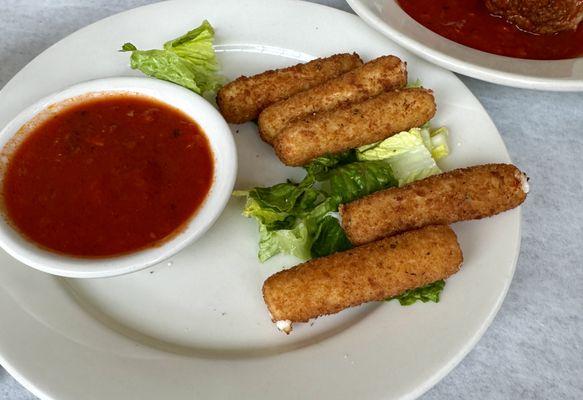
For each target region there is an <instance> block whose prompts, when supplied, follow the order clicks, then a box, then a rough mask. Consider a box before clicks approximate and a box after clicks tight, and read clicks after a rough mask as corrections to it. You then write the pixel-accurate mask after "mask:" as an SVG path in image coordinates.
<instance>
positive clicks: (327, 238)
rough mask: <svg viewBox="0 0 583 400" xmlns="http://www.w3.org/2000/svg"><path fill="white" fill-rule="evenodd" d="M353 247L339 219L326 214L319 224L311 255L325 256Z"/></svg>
mask: <svg viewBox="0 0 583 400" xmlns="http://www.w3.org/2000/svg"><path fill="white" fill-rule="evenodd" d="M350 248H352V244H351V243H350V241H349V240H348V238H347V237H346V234H345V233H344V230H343V229H342V227H341V226H340V223H339V221H338V220H337V219H336V218H334V217H333V216H331V215H327V216H325V217H324V218H323V219H322V221H321V222H320V224H319V227H318V232H317V233H316V238H315V239H314V242H313V243H312V247H311V251H310V252H311V256H312V257H324V256H327V255H330V254H332V253H336V252H337V251H344V250H348V249H350Z"/></svg>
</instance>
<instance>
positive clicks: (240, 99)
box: [217, 53, 362, 124]
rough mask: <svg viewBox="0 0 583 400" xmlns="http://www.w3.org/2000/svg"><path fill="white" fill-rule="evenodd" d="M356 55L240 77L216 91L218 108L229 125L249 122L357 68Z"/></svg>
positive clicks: (341, 55) (357, 59)
mask: <svg viewBox="0 0 583 400" xmlns="http://www.w3.org/2000/svg"><path fill="white" fill-rule="evenodd" d="M361 65H362V60H361V59H360V57H359V56H358V54H356V53H353V54H347V53H346V54H336V55H333V56H330V57H326V58H318V59H316V60H313V61H310V62H308V63H303V64H297V65H294V66H291V67H288V68H282V69H277V70H270V71H265V72H263V73H261V74H258V75H254V76H251V77H247V76H241V77H239V78H237V79H235V80H234V81H232V82H229V83H228V84H226V85H225V86H223V87H222V88H221V90H219V93H218V94H217V105H218V106H219V110H220V112H221V114H222V115H223V117H225V119H226V120H227V121H228V122H231V123H235V124H241V123H243V122H247V121H252V120H254V119H256V118H257V117H258V116H259V113H260V112H261V111H262V110H263V109H264V108H266V107H268V106H270V105H271V104H273V103H275V102H277V101H280V100H283V99H287V98H288V97H290V96H291V95H293V94H296V93H298V92H301V91H304V90H307V89H309V88H311V87H314V86H316V85H320V84H322V83H324V82H326V81H328V80H330V79H333V78H336V77H337V76H340V75H342V74H344V73H345V72H348V71H350V70H353V69H354V68H357V67H360V66H361Z"/></svg>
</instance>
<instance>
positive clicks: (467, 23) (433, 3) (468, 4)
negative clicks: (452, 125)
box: [397, 0, 583, 60]
mask: <svg viewBox="0 0 583 400" xmlns="http://www.w3.org/2000/svg"><path fill="white" fill-rule="evenodd" d="M397 2H398V3H399V5H400V6H401V8H402V9H403V10H404V11H405V12H406V13H407V14H409V15H410V16H411V17H412V18H413V19H415V20H416V21H417V22H419V23H420V24H421V25H423V26H425V27H426V28H428V29H430V30H432V31H433V32H435V33H437V34H439V35H441V36H444V37H446V38H448V39H450V40H453V41H455V42H457V43H460V44H463V45H466V46H469V47H473V48H474V49H477V50H482V51H485V52H488V53H492V54H498V55H501V56H508V57H515V58H526V59H533V60H560V59H567V58H576V57H581V56H583V24H579V27H578V29H577V30H575V31H563V32H559V33H555V34H549V35H536V34H532V33H528V32H525V31H522V30H520V29H519V28H517V27H516V26H515V25H513V24H511V23H509V22H507V21H506V20H504V19H503V18H500V17H496V16H493V15H491V14H490V13H489V11H488V9H487V8H486V6H485V4H484V1H483V0H397Z"/></svg>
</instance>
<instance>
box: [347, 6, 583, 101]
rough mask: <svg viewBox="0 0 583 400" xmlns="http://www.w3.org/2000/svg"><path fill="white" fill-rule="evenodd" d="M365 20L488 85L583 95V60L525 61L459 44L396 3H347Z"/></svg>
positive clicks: (420, 52) (419, 52)
mask: <svg viewBox="0 0 583 400" xmlns="http://www.w3.org/2000/svg"><path fill="white" fill-rule="evenodd" d="M347 1H348V4H350V6H351V7H352V9H353V10H354V12H356V13H357V14H358V15H359V16H361V17H362V19H363V20H364V21H365V22H366V23H368V24H369V25H370V26H372V27H373V28H375V29H377V30H378V31H380V32H382V33H383V34H384V35H386V36H387V37H389V38H391V39H392V40H394V41H395V42H397V43H398V44H400V45H401V46H403V47H405V48H406V49H408V50H410V51H412V52H413V53H415V54H417V55H418V56H419V57H422V58H424V59H426V60H428V61H430V62H432V63H435V64H437V65H439V66H442V67H444V68H447V69H449V70H451V71H455V72H459V73H461V74H464V75H468V76H471V77H474V78H478V79H482V80H484V81H488V82H493V83H498V84H500V85H507V86H515V87H520V88H525V89H538V90H557V91H583V57H580V58H577V59H571V60H557V61H544V60H543V61H541V60H522V59H518V58H511V57H504V56H498V55H494V54H490V53H485V52H483V51H479V50H475V49H472V48H470V47H467V46H464V45H461V44H458V43H456V42H453V41H451V40H449V39H446V38H444V37H442V36H440V35H438V34H437V33H434V32H432V31H430V30H429V29H427V28H425V27H424V26H423V25H421V24H419V23H418V22H416V21H415V20H414V19H413V18H411V17H410V16H409V15H408V14H407V13H406V12H404V11H403V10H402V9H401V7H399V5H398V4H397V3H396V1H395V0H347Z"/></svg>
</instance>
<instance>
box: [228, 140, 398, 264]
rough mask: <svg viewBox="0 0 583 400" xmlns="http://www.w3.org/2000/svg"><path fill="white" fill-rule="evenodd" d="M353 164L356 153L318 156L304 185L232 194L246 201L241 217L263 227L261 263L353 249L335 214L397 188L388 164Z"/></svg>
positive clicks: (260, 241) (375, 162)
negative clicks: (356, 201) (278, 257)
mask: <svg viewBox="0 0 583 400" xmlns="http://www.w3.org/2000/svg"><path fill="white" fill-rule="evenodd" d="M355 160H356V154H355V153H354V151H353V152H347V153H345V154H342V155H334V156H325V157H320V158H318V159H317V160H314V162H312V163H311V164H310V165H308V166H306V168H305V169H306V172H307V173H306V176H305V178H304V179H303V180H302V181H301V182H300V183H293V182H284V183H280V184H277V185H274V186H271V187H256V188H253V189H251V190H248V191H237V192H235V193H234V195H239V196H246V197H247V202H246V204H245V209H244V210H243V215H244V216H246V217H251V218H254V219H255V220H256V221H257V223H258V225H259V236H260V237H259V252H258V257H259V260H260V261H262V262H263V261H266V260H268V259H269V258H271V257H273V256H274V255H276V254H279V253H284V254H291V255H294V256H296V257H298V258H301V259H304V260H306V259H309V258H313V257H323V256H325V255H328V254H332V253H334V252H337V251H342V250H346V249H348V248H350V247H351V244H350V242H349V241H348V238H347V237H346V235H345V233H344V230H342V227H341V226H340V223H339V222H338V219H337V218H336V216H335V215H334V213H335V212H337V211H338V206H339V205H340V204H341V203H345V202H348V201H351V200H353V199H356V198H359V197H362V196H365V195H367V194H370V193H372V192H375V191H377V190H380V189H383V188H386V187H390V186H396V184H397V181H396V180H395V179H394V178H393V176H392V171H391V167H390V166H389V165H388V164H386V163H383V162H378V161H355Z"/></svg>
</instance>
